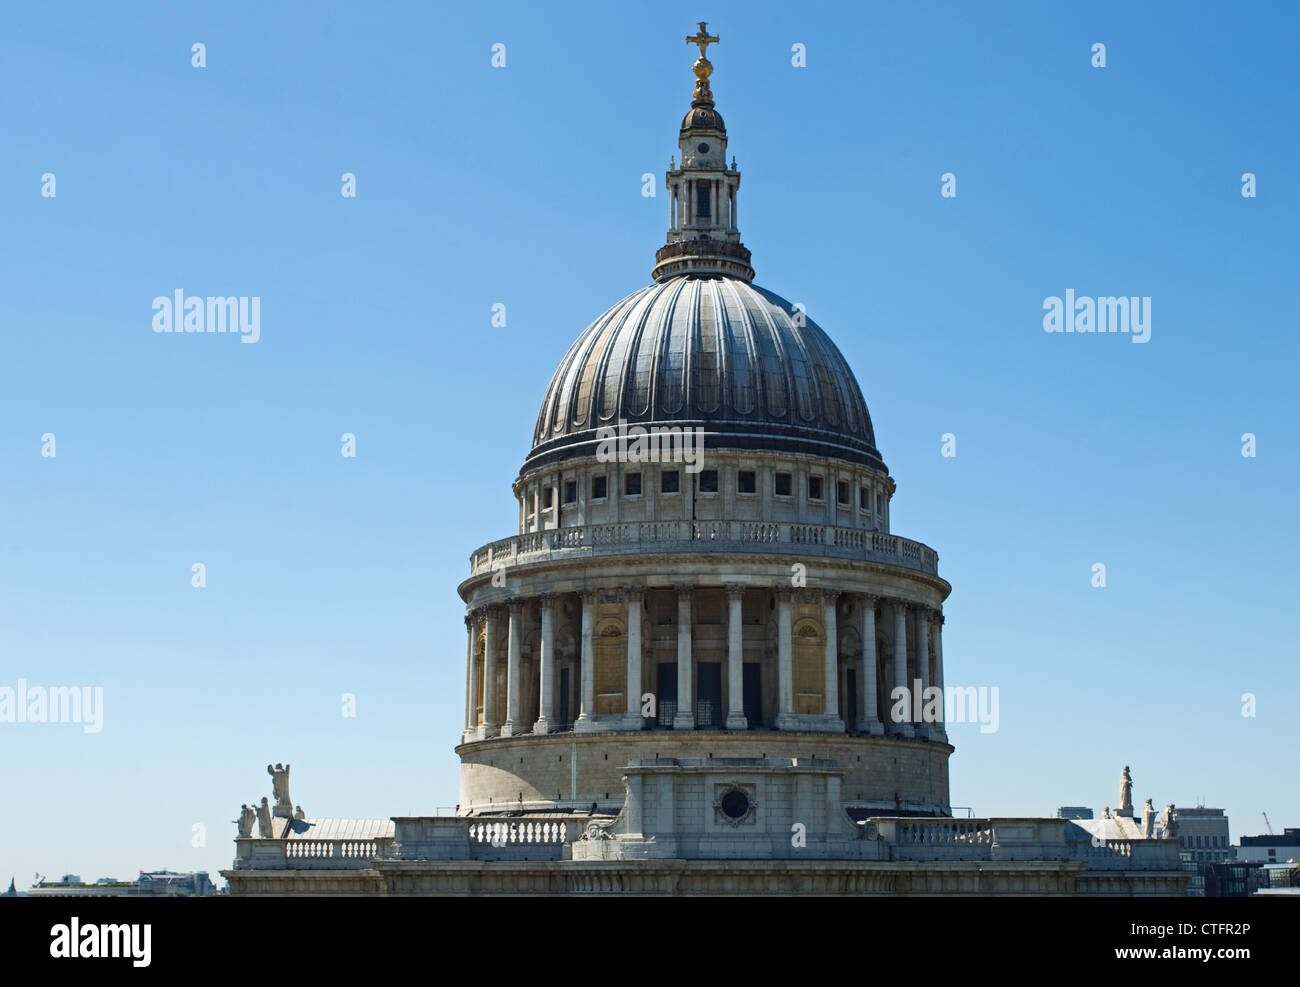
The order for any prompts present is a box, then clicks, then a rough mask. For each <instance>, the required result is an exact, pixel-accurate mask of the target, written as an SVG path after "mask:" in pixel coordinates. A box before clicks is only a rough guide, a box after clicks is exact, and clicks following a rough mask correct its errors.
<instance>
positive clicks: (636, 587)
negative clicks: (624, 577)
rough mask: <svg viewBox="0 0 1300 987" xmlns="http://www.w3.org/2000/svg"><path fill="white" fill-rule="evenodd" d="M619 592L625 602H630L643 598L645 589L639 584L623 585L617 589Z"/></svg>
mask: <svg viewBox="0 0 1300 987" xmlns="http://www.w3.org/2000/svg"><path fill="white" fill-rule="evenodd" d="M619 592H621V593H622V594H623V598H624V599H625V600H627V601H629V602H630V601H632V600H638V599H640V598H641V597H643V596H645V587H644V586H642V585H641V584H640V583H624V584H623V585H622V586H620V587H619Z"/></svg>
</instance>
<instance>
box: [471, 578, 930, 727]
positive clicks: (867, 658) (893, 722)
mask: <svg viewBox="0 0 1300 987" xmlns="http://www.w3.org/2000/svg"><path fill="white" fill-rule="evenodd" d="M701 588H712V589H717V588H719V587H697V586H694V585H684V584H679V585H676V586H674V587H673V589H674V590H675V592H676V601H677V607H676V621H675V622H676V625H677V635H676V636H677V647H676V663H677V675H676V679H677V694H676V696H669V697H663V696H661V697H656V698H657V700H658V701H660V702H662V701H665V700H668V701H675V714H674V715H673V717H672V721H671V725H672V728H673V729H674V730H693V729H696V727H697V724H696V707H695V703H694V691H695V685H696V683H695V674H694V672H695V670H696V667H695V662H694V661H693V643H694V635H695V632H696V625H695V623H694V621H693V619H692V612H693V603H694V597H695V593H696V590H697V589H701ZM723 588H725V591H726V601H727V606H726V612H727V620H726V625H727V641H726V659H727V660H726V672H725V675H726V681H727V685H728V688H727V697H728V701H727V708H726V711H725V727H726V729H728V730H745V729H748V728H749V726H750V723H749V721H748V718H747V716H746V713H745V708H744V674H743V665H744V626H743V624H742V606H743V601H744V599H745V594H746V592H747V591H756V592H762V591H764V590H765V587H762V586H751V585H741V584H727V585H726V586H725V587H723ZM646 592H647V587H643V586H620V587H617V588H600V589H597V588H589V589H581V590H578V591H576V592H575V593H573V594H571V595H572V596H575V597H576V598H577V599H578V600H579V601H580V602H581V607H582V613H581V623H580V627H581V631H580V635H579V637H578V642H577V645H578V648H577V650H578V654H577V655H576V656H575V657H576V658H578V661H577V667H578V673H579V677H580V689H579V694H578V703H577V713H578V715H577V718H576V720H574V721H573V730H574V731H575V732H577V733H595V732H608V731H617V730H629V731H630V730H641V729H643V728H645V726H646V719H645V717H644V716H643V710H642V707H641V702H642V695H641V689H640V685H639V684H640V683H641V682H642V681H643V677H642V661H643V641H642V637H643V632H642V612H643V609H644V601H645V594H646ZM773 592H774V593H775V597H776V601H775V602H776V648H775V651H776V664H777V714H776V717H775V727H776V729H778V730H790V731H805V732H808V731H812V732H831V733H843V732H845V731H846V730H848V731H849V732H857V733H869V734H875V735H884V734H886V733H888V734H889V735H891V736H899V737H924V738H929V739H935V740H944V739H946V734H945V731H944V725H943V700H942V698H941V697H942V694H943V645H942V636H941V629H942V627H943V622H944V618H943V615H942V613H940V612H939V611H938V610H937V609H935V608H933V607H929V606H926V605H924V604H919V603H915V602H912V601H908V600H903V599H898V598H896V597H881V596H876V595H873V594H866V593H841V592H839V591H836V590H823V589H792V588H790V587H785V586H780V587H776V588H775V590H774V591H773ZM600 594H615V596H614V597H613V598H615V599H617V601H618V603H619V605H620V607H621V608H622V609H621V613H622V616H623V618H624V619H625V621H626V651H625V654H624V656H623V658H622V660H623V661H625V662H626V678H625V679H624V689H623V692H624V695H625V700H626V702H625V709H624V710H623V711H622V712H620V713H609V712H605V713H603V714H597V712H596V702H595V700H596V611H597V599H598V596H599V595H600ZM563 595H564V594H553V593H541V594H538V595H536V596H534V597H530V598H519V597H513V598H509V599H506V600H504V601H503V602H501V603H496V604H489V605H486V606H482V607H477V608H474V609H473V610H471V611H470V613H468V614H467V615H466V617H465V625H466V629H467V631H468V644H467V648H466V661H465V731H464V735H463V739H464V741H472V740H485V739H488V738H491V737H498V736H500V737H510V736H519V735H521V734H527V733H533V734H545V733H551V732H553V731H555V730H557V729H562V728H563V727H564V726H566V724H563V723H561V722H560V718H559V712H558V710H557V708H556V707H557V703H556V700H557V675H556V625H557V621H556V614H555V610H556V607H557V604H558V601H559V597H561V596H563ZM607 598H609V597H607ZM848 601H851V602H853V603H854V604H856V606H854V607H853V617H854V618H855V622H856V623H857V624H858V625H859V626H857V627H855V628H854V630H856V631H857V632H858V636H859V640H860V642H861V649H860V652H859V654H858V655H856V656H854V655H850V656H848V657H849V658H850V660H853V659H854V658H857V659H860V660H859V661H857V662H856V667H857V668H858V674H857V677H856V696H855V699H856V702H855V704H854V705H855V708H856V711H857V712H856V717H855V721H854V722H852V723H847V724H846V723H845V721H844V719H843V718H842V715H841V708H842V707H843V706H844V704H843V703H842V702H841V699H840V674H839V673H840V656H841V649H840V640H841V637H840V633H839V624H840V618H839V611H840V608H841V604H842V603H844V602H848ZM530 602H531V603H534V604H535V605H536V609H537V610H538V611H539V613H540V633H539V634H538V638H537V649H536V651H537V659H538V662H537V664H538V667H537V675H536V677H535V685H534V686H533V687H535V688H537V690H538V694H537V704H536V709H537V710H538V716H537V718H536V720H534V721H533V722H531V723H526V722H523V720H522V718H521V717H522V708H523V706H522V702H521V700H522V698H523V696H524V690H525V689H526V688H529V687H530V686H529V685H526V684H525V683H524V682H523V681H522V676H521V662H522V657H523V641H524V638H525V634H527V633H530V632H531V631H534V630H536V628H534V627H525V623H526V621H527V611H528V609H529V607H528V605H529V603H530ZM796 604H804V605H805V612H806V610H807V605H808V604H815V605H817V607H818V609H819V611H820V613H819V616H820V625H821V626H820V633H819V634H818V635H817V636H819V637H820V638H821V639H822V641H823V643H824V653H823V655H822V657H821V670H820V671H821V683H820V685H821V693H820V706H821V709H820V711H811V710H807V709H805V710H802V711H800V710H797V709H796V705H797V703H796V699H797V698H798V697H797V696H796V675H795V653H796V630H795V621H794V618H793V612H792V611H793V608H794V606H795V605H796ZM878 609H882V610H887V611H889V612H890V614H892V618H893V628H894V632H893V654H892V656H889V657H890V658H891V659H892V660H890V661H887V662H886V663H885V667H884V672H885V676H884V677H885V678H886V679H887V680H888V685H887V684H886V682H884V681H881V676H880V675H878V674H877V671H878V668H879V665H878V657H879V656H878V655H877V641H878V637H877V610H878ZM882 616H883V614H882ZM909 617H910V622H911V623H912V624H913V625H914V626H915V628H916V634H915V635H912V636H913V637H914V638H915V643H914V644H913V646H912V648H911V649H910V655H911V658H912V661H911V662H910V665H911V667H912V668H913V669H914V670H915V673H916V674H915V675H913V677H912V679H911V680H910V681H909V677H908V675H909V673H908V669H909V630H908V628H909ZM808 624H809V622H808V620H807V619H804V620H802V621H800V626H801V628H805V627H807V626H808ZM813 633H816V631H814V632H813ZM502 634H504V635H505V639H506V642H507V644H506V660H505V664H506V676H505V685H506V689H505V692H506V695H505V714H506V718H505V720H504V721H503V722H495V721H494V720H493V719H492V718H491V714H492V713H495V712H497V711H498V708H499V701H498V697H497V695H496V679H497V675H496V663H497V661H499V658H498V656H497V651H498V645H497V642H498V641H499V640H500V639H501V638H500V635H502ZM476 645H477V646H476ZM764 660H766V658H765V659H764ZM682 670H686V674H682ZM918 683H919V690H920V695H921V697H922V700H924V697H925V695H926V692H925V690H926V689H927V688H928V687H930V686H934V687H935V688H936V689H937V690H938V695H939V696H940V699H939V701H938V703H937V707H938V708H937V710H936V711H935V715H934V721H933V722H923V721H924V720H925V717H924V716H923V717H921V718H920V719H921V720H922V722H918V718H917V716H916V710H917V708H918V705H917V704H916V700H915V699H913V698H911V695H912V693H913V692H915V691H916V690H917V688H918ZM898 685H905V686H906V687H907V688H908V690H909V700H910V701H909V702H908V703H907V704H906V705H907V706H908V708H907V710H906V711H905V712H904V713H903V715H902V716H901V717H899V718H896V717H895V716H893V715H889V716H888V719H889V721H890V722H888V723H886V722H882V720H881V718H880V714H879V711H878V710H879V707H880V705H881V702H880V700H881V692H882V690H886V689H888V690H889V692H892V689H893V688H894V687H896V686H898ZM889 692H887V693H886V695H885V697H884V698H885V702H884V708H885V710H886V711H887V713H890V712H892V708H893V706H894V702H893V700H892V698H891V696H890V695H889ZM802 695H803V694H800V696H802ZM813 695H815V694H813ZM485 711H486V712H485Z"/></svg>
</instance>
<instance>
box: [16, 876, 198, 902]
mask: <svg viewBox="0 0 1300 987" xmlns="http://www.w3.org/2000/svg"><path fill="white" fill-rule="evenodd" d="M12 886H13V883H12V882H10V887H11V888H12ZM27 893H28V894H29V895H32V896H33V897H38V898H195V897H198V898H204V897H207V896H208V895H214V894H216V893H217V887H216V885H215V884H213V883H212V879H211V878H210V877H208V875H207V873H206V872H201V871H200V872H197V873H188V874H178V873H175V872H173V871H167V870H160V871H151V872H149V873H143V872H142V873H141V874H140V877H139V878H138V879H137V880H135V881H116V880H114V879H113V878H111V877H102V878H100V879H99V880H98V881H96V882H95V883H94V884H86V883H85V882H84V881H82V880H81V878H80V877H78V876H77V875H76V874H64V875H63V877H62V878H61V879H60V880H58V881H41V882H40V883H39V884H35V885H33V886H32V887H31V888H30V889H29V890H28V892H27Z"/></svg>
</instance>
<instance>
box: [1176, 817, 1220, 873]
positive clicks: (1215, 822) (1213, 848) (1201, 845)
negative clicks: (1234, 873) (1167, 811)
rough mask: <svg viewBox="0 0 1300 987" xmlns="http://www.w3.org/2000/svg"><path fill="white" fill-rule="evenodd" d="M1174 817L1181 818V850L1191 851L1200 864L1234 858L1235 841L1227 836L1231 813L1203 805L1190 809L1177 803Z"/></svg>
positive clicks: (1179, 840)
mask: <svg viewBox="0 0 1300 987" xmlns="http://www.w3.org/2000/svg"><path fill="white" fill-rule="evenodd" d="M1174 818H1175V819H1176V820H1177V822H1178V829H1177V831H1176V839H1177V840H1178V842H1179V843H1180V844H1181V846H1182V850H1183V851H1184V852H1187V853H1191V854H1192V855H1193V856H1192V859H1193V860H1195V861H1196V862H1197V863H1198V864H1209V863H1217V862H1220V861H1224V860H1231V859H1232V851H1233V847H1232V842H1231V840H1229V838H1228V817H1227V816H1225V815H1224V814H1223V810H1222V809H1206V808H1204V807H1203V806H1197V807H1196V808H1192V809H1188V808H1183V807H1182V806H1177V807H1175V809H1174Z"/></svg>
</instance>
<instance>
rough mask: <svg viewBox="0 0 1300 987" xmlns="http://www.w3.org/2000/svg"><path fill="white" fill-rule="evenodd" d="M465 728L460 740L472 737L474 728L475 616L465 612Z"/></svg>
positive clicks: (463, 740)
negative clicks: (471, 733) (470, 734)
mask: <svg viewBox="0 0 1300 987" xmlns="http://www.w3.org/2000/svg"><path fill="white" fill-rule="evenodd" d="M465 638H466V644H465V729H464V732H462V733H461V736H460V741H461V743H462V744H463V743H465V742H466V741H467V740H469V739H470V737H469V733H470V731H471V730H472V729H473V728H474V705H475V704H474V616H473V614H472V613H467V614H465Z"/></svg>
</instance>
